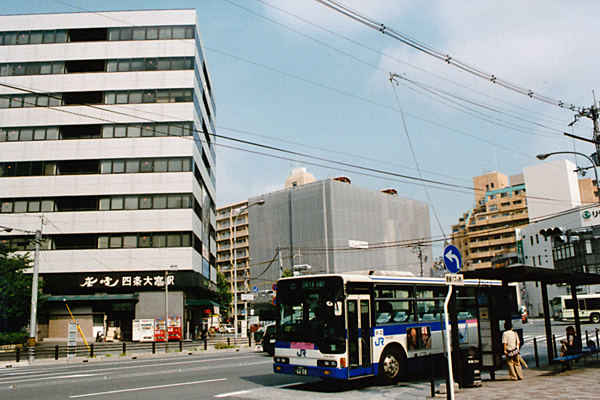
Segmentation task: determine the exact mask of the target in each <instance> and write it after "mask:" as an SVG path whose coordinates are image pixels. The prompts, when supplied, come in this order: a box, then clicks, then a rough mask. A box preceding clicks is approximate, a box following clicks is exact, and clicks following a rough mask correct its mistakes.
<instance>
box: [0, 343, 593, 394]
mask: <svg viewBox="0 0 600 400" xmlns="http://www.w3.org/2000/svg"><path fill="white" fill-rule="evenodd" d="M257 352H258V353H260V352H259V349H258V348H256V347H253V348H248V347H246V348H241V349H227V350H217V349H214V348H210V347H209V350H208V351H200V352H198V353H200V354H206V355H209V354H214V355H218V354H220V355H221V357H225V356H226V355H233V354H239V355H240V356H243V355H244V354H246V355H250V354H257ZM128 353H129V352H128ZM128 355H130V354H128ZM185 355H186V354H185V353H183V354H181V353H179V355H178V354H177V353H175V354H173V353H169V354H164V353H162V354H155V355H152V354H148V353H145V354H143V353H138V354H131V356H133V357H135V358H137V359H138V360H139V359H142V360H143V359H154V360H155V361H156V362H159V360H161V359H167V358H171V357H176V358H181V359H182V360H184V359H185ZM133 357H123V358H128V359H131V358H133ZM117 358H121V357H117ZM84 360H85V361H84ZM111 361H112V362H114V361H116V360H115V359H114V357H109V358H106V357H102V358H98V359H89V360H86V359H85V358H81V357H78V358H77V359H72V360H67V359H63V360H60V361H54V360H36V362H35V363H34V365H36V366H37V367H42V368H43V366H44V365H47V366H50V365H56V364H63V365H65V364H66V365H69V364H79V363H82V362H83V363H85V364H88V363H89V364H95V363H100V364H103V363H106V362H111ZM11 364H12V365H11ZM19 364H20V365H15V363H2V365H0V368H2V369H4V372H8V371H7V369H8V370H11V369H13V370H14V369H15V368H17V369H19V370H21V371H23V370H26V369H28V368H27V367H28V366H29V363H28V362H26V361H25V362H21V363H19ZM85 364H84V365H85ZM530 366H531V363H530ZM19 367H21V368H19ZM22 367H25V368H22ZM557 370H558V371H557ZM557 370H555V367H554V366H552V365H544V366H541V367H539V368H529V369H523V376H524V379H523V380H522V381H510V380H509V379H508V371H507V370H506V368H504V369H501V370H499V371H496V374H495V380H493V381H492V380H491V379H490V376H489V374H487V373H486V372H484V373H483V374H482V386H481V387H475V388H465V389H459V390H457V391H456V392H455V399H456V400H496V399H507V398H517V399H521V398H525V399H528V400H535V399H540V400H545V399H552V400H557V399H568V400H578V399H586V400H589V399H593V398H599V397H600V361H595V360H590V359H589V358H588V360H585V361H584V360H580V361H579V362H578V363H574V364H573V369H572V370H571V371H565V372H561V368H560V367H559V368H557ZM14 372H16V371H14ZM274 376H275V375H274ZM276 377H279V376H276ZM275 383H276V382H275ZM275 383H271V384H270V385H269V384H263V385H260V384H259V386H258V387H256V388H254V389H253V390H249V391H242V392H236V391H235V390H234V393H229V394H226V396H227V397H230V398H244V399H252V398H254V399H261V400H266V399H281V398H282V397H284V398H289V397H294V398H295V399H297V400H301V399H314V397H315V396H317V397H320V396H321V395H323V396H325V397H327V398H330V399H337V398H344V399H348V398H361V399H363V400H366V399H398V400H400V399H411V400H412V399H414V400H429V399H433V398H432V397H431V388H430V385H429V381H428V380H418V381H409V382H401V383H400V384H398V385H397V386H386V387H380V386H376V385H373V386H370V385H364V386H362V385H361V386H360V387H348V388H345V389H341V388H338V387H331V388H329V389H328V390H327V388H326V387H323V385H322V384H318V383H316V384H313V386H310V385H308V384H305V385H300V386H296V384H294V387H286V388H285V389H284V388H283V386H285V385H276V386H273V385H274V384H275ZM436 385H437V388H436V389H438V390H439V388H440V387H442V389H445V383H444V381H443V380H442V379H439V378H438V379H437V380H436ZM334 386H338V385H334ZM4 389H6V388H4ZM324 389H325V390H324ZM323 390H324V391H323ZM5 393H6V394H8V392H5ZM15 394H16V393H15ZM222 396H223V395H221V396H214V397H222ZM1 397H3V395H0V398H1ZM434 398H436V399H445V398H446V394H445V393H439V391H437V392H436V396H435V397H434Z"/></svg>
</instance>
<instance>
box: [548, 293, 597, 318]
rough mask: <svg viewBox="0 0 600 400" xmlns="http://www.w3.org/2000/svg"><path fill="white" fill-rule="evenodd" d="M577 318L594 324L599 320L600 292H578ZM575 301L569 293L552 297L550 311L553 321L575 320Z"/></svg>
mask: <svg viewBox="0 0 600 400" xmlns="http://www.w3.org/2000/svg"><path fill="white" fill-rule="evenodd" d="M577 300H578V301H579V318H580V319H581V320H582V321H586V320H588V321H590V322H592V323H594V324H597V323H598V322H600V294H578V295H577ZM574 308H575V302H574V301H573V298H572V297H571V295H570V294H567V295H563V296H557V297H555V298H553V299H552V311H553V313H554V320H555V321H575V313H574V312H573V310H574Z"/></svg>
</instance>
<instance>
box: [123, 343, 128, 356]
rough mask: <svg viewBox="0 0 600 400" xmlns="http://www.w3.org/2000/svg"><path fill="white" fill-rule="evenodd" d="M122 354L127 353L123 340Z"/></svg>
mask: <svg viewBox="0 0 600 400" xmlns="http://www.w3.org/2000/svg"><path fill="white" fill-rule="evenodd" d="M123 354H127V344H126V343H125V342H123Z"/></svg>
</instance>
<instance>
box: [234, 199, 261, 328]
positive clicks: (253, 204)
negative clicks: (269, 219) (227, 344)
mask: <svg viewBox="0 0 600 400" xmlns="http://www.w3.org/2000/svg"><path fill="white" fill-rule="evenodd" d="M263 204H265V201H264V200H262V199H261V200H258V201H257V202H255V203H252V204H249V205H247V206H246V207H244V208H242V209H241V210H240V212H238V214H237V215H236V216H235V218H234V219H233V332H234V338H235V339H236V340H237V337H238V327H237V323H238V311H237V256H236V253H237V252H236V241H237V227H236V223H237V219H238V218H239V216H240V215H242V213H243V212H244V211H246V210H247V209H249V208H250V207H252V206H262V205H263Z"/></svg>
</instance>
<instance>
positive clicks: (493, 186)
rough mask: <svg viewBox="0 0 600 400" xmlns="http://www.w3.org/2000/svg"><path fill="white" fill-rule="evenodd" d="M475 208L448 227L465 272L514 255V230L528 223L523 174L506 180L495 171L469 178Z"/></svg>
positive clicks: (504, 176) (488, 265)
mask: <svg viewBox="0 0 600 400" xmlns="http://www.w3.org/2000/svg"><path fill="white" fill-rule="evenodd" d="M473 185H474V189H475V190H474V194H475V207H474V208H473V209H472V210H471V211H469V212H468V213H465V214H463V216H462V217H461V218H460V219H459V222H458V224H456V225H453V226H452V236H451V238H452V243H453V244H454V245H455V246H456V247H458V249H459V250H460V253H461V255H462V257H463V266H464V269H465V270H467V271H468V270H473V269H477V268H490V267H491V266H492V259H493V258H494V257H496V256H499V255H504V254H509V253H516V252H517V240H516V237H515V228H516V227H519V226H523V225H527V224H528V221H529V220H528V217H529V214H528V209H527V201H528V199H527V196H526V191H525V184H524V182H523V175H515V176H511V177H510V183H509V179H508V177H507V176H506V175H504V174H501V173H498V172H490V173H488V174H485V175H481V176H476V177H474V178H473Z"/></svg>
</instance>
